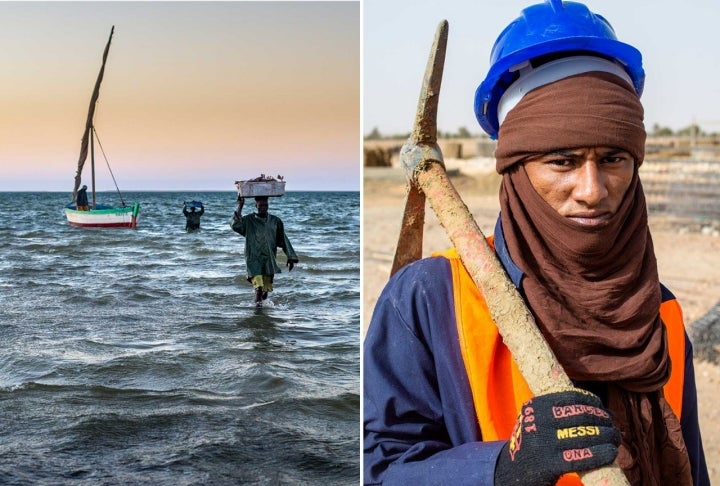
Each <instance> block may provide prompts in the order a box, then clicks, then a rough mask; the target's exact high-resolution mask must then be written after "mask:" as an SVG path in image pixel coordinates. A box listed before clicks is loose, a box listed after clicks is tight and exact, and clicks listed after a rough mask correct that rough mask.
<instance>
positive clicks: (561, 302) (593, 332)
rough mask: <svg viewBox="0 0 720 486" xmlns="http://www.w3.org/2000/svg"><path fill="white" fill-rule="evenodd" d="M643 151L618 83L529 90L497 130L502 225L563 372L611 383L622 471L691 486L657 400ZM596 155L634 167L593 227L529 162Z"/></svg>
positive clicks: (592, 77)
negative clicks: (541, 191) (609, 153)
mask: <svg viewBox="0 0 720 486" xmlns="http://www.w3.org/2000/svg"><path fill="white" fill-rule="evenodd" d="M644 144H645V129H644V126H643V109H642V105H641V104H640V101H639V99H638V97H637V95H636V94H635V92H634V91H633V90H632V88H630V87H629V86H628V85H627V84H626V83H625V81H623V80H621V79H620V78H618V77H616V76H614V75H612V74H607V73H599V72H592V73H585V74H580V75H575V76H572V77H569V78H565V79H562V80H560V81H556V82H554V83H552V84H549V85H546V86H542V87H540V88H537V89H535V90H533V91H531V92H530V93H528V94H527V95H525V97H524V98H523V99H522V100H521V101H520V103H519V104H518V105H517V106H515V107H514V108H513V109H512V110H510V111H509V112H508V115H507V117H506V118H505V120H504V122H503V124H502V126H501V127H500V132H499V136H498V145H497V150H496V152H495V157H496V160H497V170H498V172H500V173H501V174H503V181H502V186H501V189H500V205H501V223H502V230H503V234H504V237H505V240H506V242H507V247H508V251H509V252H510V256H511V257H512V258H513V261H514V262H515V263H516V264H517V266H518V267H519V268H520V269H521V270H522V271H523V272H524V277H523V281H522V291H523V293H524V295H525V297H526V301H527V302H528V305H529V307H530V310H531V311H532V313H533V315H534V316H535V319H536V321H537V325H538V327H539V328H540V330H541V331H542V333H543V335H544V336H545V338H546V339H547V341H548V343H549V344H550V347H551V348H552V349H553V351H554V352H555V355H556V356H557V358H558V360H559V361H560V363H561V364H562V365H563V367H564V368H565V371H566V372H567V373H568V375H569V377H570V378H571V379H573V380H575V381H583V382H601V383H604V384H606V385H607V388H608V403H607V405H608V408H609V409H610V410H611V411H612V413H613V415H614V420H615V423H616V425H617V427H618V428H619V429H620V431H621V432H622V445H621V448H620V453H619V456H618V463H619V464H620V466H621V467H622V468H623V470H624V471H625V473H626V475H627V476H628V479H629V480H630V482H631V483H632V484H637V485H640V484H642V485H660V484H661V483H662V484H680V485H682V484H692V478H691V472H690V464H689V460H688V456H687V451H686V449H685V445H684V442H683V439H682V432H681V429H680V423H679V421H678V419H677V417H675V415H674V414H673V412H672V410H671V409H670V407H669V405H668V404H667V402H666V401H665V398H664V396H663V391H662V387H663V385H664V384H665V383H666V381H667V380H668V377H669V374H670V360H669V354H668V349H667V337H666V333H665V326H664V325H663V324H662V321H661V320H660V316H659V307H660V302H661V291H660V282H659V279H658V273H657V264H656V259H655V253H654V250H653V244H652V239H651V236H650V232H649V229H648V225H647V208H646V204H645V196H644V193H643V190H642V185H641V183H640V180H639V177H638V172H637V168H638V167H639V165H640V164H641V163H642V160H643V157H644ZM593 146H607V147H615V148H621V149H624V150H627V151H628V152H629V153H630V154H632V155H633V156H634V157H635V160H636V162H637V163H636V169H635V173H634V175H633V179H632V183H631V185H630V187H629V189H628V191H627V193H626V194H625V197H624V199H623V201H622V203H621V206H620V208H619V209H618V211H617V213H616V214H615V215H614V216H613V219H612V220H611V221H610V223H609V224H608V225H606V226H603V227H599V228H591V229H588V228H586V227H583V226H580V225H578V224H577V223H575V222H573V221H571V220H568V219H567V218H565V217H563V216H561V215H560V214H559V213H558V212H557V211H555V210H554V209H553V208H552V207H551V206H550V205H549V204H548V203H547V202H545V201H544V200H543V199H542V197H541V196H540V195H538V193H537V192H536V191H535V189H534V188H533V186H532V184H531V183H530V180H529V179H528V176H527V174H526V172H525V168H524V166H523V164H522V162H523V161H524V160H525V159H527V158H528V157H529V156H531V155H538V154H543V153H547V152H551V151H554V150H558V149H572V148H579V147H593ZM681 365H682V364H681Z"/></svg>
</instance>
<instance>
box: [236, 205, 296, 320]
mask: <svg viewBox="0 0 720 486" xmlns="http://www.w3.org/2000/svg"><path fill="white" fill-rule="evenodd" d="M237 201H238V207H237V210H235V212H234V213H233V217H232V221H231V222H230V226H231V227H232V229H233V230H234V231H235V232H237V233H240V234H241V235H242V236H244V237H245V265H246V267H247V275H248V277H247V279H248V281H249V282H250V283H252V285H253V289H254V290H255V305H257V306H258V307H262V302H263V300H265V299H267V296H268V292H272V291H273V279H274V276H275V274H276V273H281V270H280V267H279V266H278V264H277V260H276V258H277V249H278V248H282V250H283V252H284V253H285V256H286V257H287V267H288V268H289V270H290V271H292V269H293V268H294V267H295V264H296V263H298V262H299V260H298V257H297V254H295V250H294V249H293V247H292V244H290V240H289V239H288V237H287V235H286V234H285V226H284V225H283V222H282V220H281V219H280V218H278V217H277V216H275V215H272V214H270V213H268V207H269V205H268V198H267V197H256V198H255V208H256V209H257V211H256V212H255V213H251V214H247V215H245V216H243V215H242V209H243V206H244V204H245V198H244V197H242V196H238V199H237Z"/></svg>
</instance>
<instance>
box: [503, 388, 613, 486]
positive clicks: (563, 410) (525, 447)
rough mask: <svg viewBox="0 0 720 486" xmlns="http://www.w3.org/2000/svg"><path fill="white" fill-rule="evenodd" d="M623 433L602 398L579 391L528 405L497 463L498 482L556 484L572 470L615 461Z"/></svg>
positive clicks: (523, 409) (538, 485) (526, 404)
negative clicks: (615, 423)
mask: <svg viewBox="0 0 720 486" xmlns="http://www.w3.org/2000/svg"><path fill="white" fill-rule="evenodd" d="M619 445H620V432H619V431H618V430H617V429H616V428H615V427H614V426H613V423H612V417H611V416H610V412H608V411H607V410H606V409H605V408H604V407H603V405H602V402H601V401H600V398H598V397H597V396H596V395H593V394H592V393H590V392H586V391H584V390H580V389H574V390H570V391H563V392H556V393H549V394H547V395H540V396H537V397H535V398H533V399H531V400H529V401H527V402H525V403H524V404H523V406H522V407H521V408H520V414H519V415H518V421H517V423H516V424H515V428H514V430H513V433H512V435H511V436H510V440H508V442H507V443H506V444H505V445H504V446H503V448H502V451H501V452H500V457H499V458H498V462H497V464H496V466H495V484H496V485H498V486H504V485H509V484H522V485H536V486H551V485H554V484H555V483H556V482H557V480H558V478H559V477H560V476H562V475H563V474H565V473H568V472H579V471H586V470H590V469H596V468H598V467H600V466H604V465H607V464H610V463H611V462H612V461H613V460H614V459H615V457H616V456H617V453H618V446H619Z"/></svg>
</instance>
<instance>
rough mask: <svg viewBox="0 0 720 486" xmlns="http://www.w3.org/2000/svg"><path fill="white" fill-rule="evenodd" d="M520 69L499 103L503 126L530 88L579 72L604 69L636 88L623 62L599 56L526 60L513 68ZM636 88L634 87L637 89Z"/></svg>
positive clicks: (499, 116)
mask: <svg viewBox="0 0 720 486" xmlns="http://www.w3.org/2000/svg"><path fill="white" fill-rule="evenodd" d="M510 70H511V71H519V72H520V77H519V78H518V79H517V81H515V82H514V83H513V84H511V85H510V87H509V88H508V89H507V91H505V93H504V94H503V95H502V97H501V98H500V101H499V102H498V125H502V124H503V121H504V120H505V117H506V116H507V114H508V112H509V111H510V110H512V109H513V108H514V107H515V106H516V105H517V104H518V103H520V100H522V98H523V96H525V95H526V94H528V93H529V92H530V91H532V90H534V89H535V88H539V87H540V86H544V85H546V84H550V83H554V82H555V81H559V80H561V79H564V78H568V77H570V76H574V75H576V74H582V73H589V72H594V71H600V72H605V73H610V74H614V75H616V76H618V77H619V78H622V79H623V80H625V82H627V83H628V86H630V87H631V88H632V87H633V83H632V80H631V79H630V76H628V74H627V72H625V70H624V69H623V68H622V66H620V65H619V64H617V63H615V62H613V61H609V60H607V59H603V58H602V57H595V56H572V57H563V58H560V59H556V60H554V61H550V62H548V63H545V64H542V65H540V66H538V67H536V68H533V67H532V66H531V65H530V63H523V64H521V65H519V66H515V67H514V68H511V69H510ZM633 89H634V88H633Z"/></svg>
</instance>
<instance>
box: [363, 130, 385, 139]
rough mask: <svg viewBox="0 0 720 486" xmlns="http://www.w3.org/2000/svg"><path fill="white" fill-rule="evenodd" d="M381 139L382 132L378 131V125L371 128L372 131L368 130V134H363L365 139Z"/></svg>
mask: <svg viewBox="0 0 720 486" xmlns="http://www.w3.org/2000/svg"><path fill="white" fill-rule="evenodd" d="M380 139H382V134H381V133H380V130H378V127H375V128H373V129H372V132H370V134H369V135H365V140H380Z"/></svg>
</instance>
